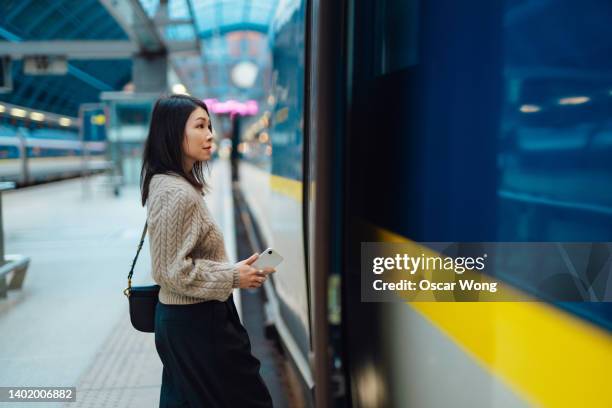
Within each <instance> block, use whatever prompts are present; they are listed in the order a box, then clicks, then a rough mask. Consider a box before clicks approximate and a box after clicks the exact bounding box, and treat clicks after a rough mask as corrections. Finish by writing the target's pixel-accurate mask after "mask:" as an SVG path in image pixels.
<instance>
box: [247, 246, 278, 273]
mask: <svg viewBox="0 0 612 408" xmlns="http://www.w3.org/2000/svg"><path fill="white" fill-rule="evenodd" d="M281 262H283V257H282V256H280V254H279V253H278V252H276V251H275V250H274V249H272V248H268V249H266V250H265V251H263V252H262V253H261V254H259V258H257V260H256V261H255V262H253V263H252V264H251V266H252V267H253V268H257V269H264V268H276V266H277V265H278V264H280V263H281Z"/></svg>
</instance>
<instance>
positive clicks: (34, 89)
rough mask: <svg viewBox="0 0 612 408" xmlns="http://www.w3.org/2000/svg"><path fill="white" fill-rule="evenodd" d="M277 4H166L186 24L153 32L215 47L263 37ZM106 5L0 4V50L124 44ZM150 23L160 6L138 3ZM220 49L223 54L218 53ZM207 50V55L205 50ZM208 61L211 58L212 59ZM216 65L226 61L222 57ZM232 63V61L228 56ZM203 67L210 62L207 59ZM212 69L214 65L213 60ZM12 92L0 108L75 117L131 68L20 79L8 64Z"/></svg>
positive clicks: (32, 0)
mask: <svg viewBox="0 0 612 408" xmlns="http://www.w3.org/2000/svg"><path fill="white" fill-rule="evenodd" d="M278 1H279V0H168V1H167V4H168V18H170V19H185V20H189V19H190V18H191V16H193V17H194V18H193V19H192V20H190V21H191V22H192V24H184V25H167V26H160V27H158V28H159V29H160V30H161V31H162V32H163V34H164V35H163V37H164V38H165V39H170V40H185V39H195V37H197V39H196V41H198V39H199V40H202V41H203V43H204V44H205V45H207V44H206V43H207V42H208V40H215V39H216V40H215V41H216V42H217V43H218V40H219V39H220V38H223V37H225V35H226V34H229V33H232V32H235V31H256V32H260V33H262V34H265V33H267V31H268V27H269V24H270V21H271V20H272V18H273V15H274V12H275V10H276V7H277V4H278ZM105 2H106V3H109V4H112V3H113V2H112V1H110V0H0V43H1V42H13V43H18V42H24V41H36V42H40V43H41V44H42V46H41V47H40V53H41V55H44V54H45V52H46V51H45V47H44V42H45V41H55V40H64V41H89V40H111V41H130V40H131V39H132V40H133V38H131V36H130V33H128V32H126V30H125V29H124V28H125V25H122V24H121V22H118V21H117V20H116V18H115V17H114V16H113V15H112V14H111V13H110V12H109V5H108V4H105ZM140 4H141V5H142V7H143V9H144V11H145V12H146V13H147V15H148V16H149V17H150V18H151V19H154V18H155V14H156V13H157V12H158V10H159V8H160V7H159V5H160V1H159V0H140ZM223 48H224V49H225V48H227V47H223ZM211 51H214V50H213V49H212V48H211ZM211 54H212V53H211ZM220 58H221V59H224V60H225V59H227V58H228V57H226V56H221V57H220ZM233 59H234V60H236V56H234V57H233ZM204 62H205V63H209V62H215V61H211V55H209V56H208V57H207V60H205V61H204ZM216 62H219V61H216ZM11 71H12V74H13V90H12V92H10V93H0V101H5V102H8V103H11V104H14V105H20V106H24V107H28V108H31V109H37V110H43V111H48V112H53V113H58V114H63V115H68V116H77V113H78V107H79V105H80V104H82V103H87V102H97V101H99V95H100V92H103V91H117V90H121V89H122V88H123V87H124V86H125V85H126V84H127V83H128V82H129V81H130V80H131V75H132V61H131V59H130V58H122V59H95V60H94V59H92V60H88V59H69V60H68V73H67V74H66V75H25V74H24V73H23V71H24V70H23V62H22V61H21V60H18V59H17V60H14V61H13V62H12V67H11Z"/></svg>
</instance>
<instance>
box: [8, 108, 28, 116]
mask: <svg viewBox="0 0 612 408" xmlns="http://www.w3.org/2000/svg"><path fill="white" fill-rule="evenodd" d="M27 113H28V112H27V111H26V110H24V109H19V108H12V109H11V116H15V117H16V118H25V116H26V114H27Z"/></svg>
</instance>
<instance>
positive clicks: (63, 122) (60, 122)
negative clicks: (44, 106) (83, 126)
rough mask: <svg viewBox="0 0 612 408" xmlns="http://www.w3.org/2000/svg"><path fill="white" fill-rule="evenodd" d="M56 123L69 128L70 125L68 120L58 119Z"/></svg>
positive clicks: (70, 122)
mask: <svg viewBox="0 0 612 408" xmlns="http://www.w3.org/2000/svg"><path fill="white" fill-rule="evenodd" d="M58 122H59V124H60V125H61V126H70V125H71V124H72V121H71V120H70V119H68V118H60V119H59V121H58Z"/></svg>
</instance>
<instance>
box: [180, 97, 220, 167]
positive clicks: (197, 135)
mask: <svg viewBox="0 0 612 408" xmlns="http://www.w3.org/2000/svg"><path fill="white" fill-rule="evenodd" d="M209 123H210V118H209V117H208V113H206V111H205V110H204V109H202V108H200V107H199V106H198V107H197V108H196V109H195V110H194V111H193V112H191V115H189V119H187V123H186V124H185V136H184V138H183V154H184V156H185V163H184V165H185V168H186V170H189V171H191V169H192V168H193V165H194V164H195V162H198V161H206V160H209V159H210V157H211V155H212V153H211V150H212V144H213V135H212V133H211V131H210V129H209V128H208V124H209Z"/></svg>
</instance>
